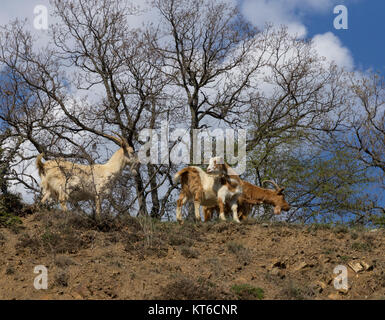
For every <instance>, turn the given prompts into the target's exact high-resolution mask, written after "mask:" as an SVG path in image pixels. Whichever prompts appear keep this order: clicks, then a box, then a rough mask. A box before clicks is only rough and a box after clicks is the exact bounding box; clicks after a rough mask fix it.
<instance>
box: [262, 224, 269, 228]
mask: <svg viewBox="0 0 385 320" xmlns="http://www.w3.org/2000/svg"><path fill="white" fill-rule="evenodd" d="M261 226H262V228H268V227H269V225H268V224H267V223H262V224H261Z"/></svg>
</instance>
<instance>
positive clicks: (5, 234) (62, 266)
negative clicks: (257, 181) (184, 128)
mask: <svg viewBox="0 0 385 320" xmlns="http://www.w3.org/2000/svg"><path fill="white" fill-rule="evenodd" d="M21 220H22V224H21V225H19V226H17V227H12V228H11V229H9V228H1V229H0V255H1V259H0V274H1V276H0V288H1V289H0V299H383V298H384V297H385V273H384V269H385V256H384V240H385V232H384V230H363V229H362V230H359V229H348V228H345V227H332V228H331V227H329V226H325V225H312V226H298V225H288V224H274V223H265V224H257V223H256V222H255V221H253V220H249V221H248V222H246V223H243V224H241V225H236V224H234V223H232V222H226V223H223V222H211V223H207V224H196V223H193V222H185V223H184V224H183V225H178V224H177V223H169V222H158V221H153V220H151V219H144V218H142V219H136V218H129V217H127V218H124V219H118V220H114V221H109V220H106V221H104V222H103V223H101V224H98V225H96V224H95V223H94V222H92V221H91V220H89V219H88V218H87V217H85V216H82V215H80V214H76V213H69V214H68V215H65V214H63V213H62V212H60V211H39V212H35V213H33V214H30V215H27V216H26V217H23V218H21ZM37 265H43V266H46V267H47V269H48V289H46V290H43V289H42V290H36V289H35V288H34V285H33V283H34V279H35V277H36V276H37V274H35V273H34V268H35V266H37ZM337 265H344V266H346V267H347V270H348V286H349V287H348V290H340V291H338V290H336V289H335V288H334V286H333V283H334V281H333V280H334V277H336V275H335V274H334V273H333V270H334V268H335V267H336V266H337Z"/></svg>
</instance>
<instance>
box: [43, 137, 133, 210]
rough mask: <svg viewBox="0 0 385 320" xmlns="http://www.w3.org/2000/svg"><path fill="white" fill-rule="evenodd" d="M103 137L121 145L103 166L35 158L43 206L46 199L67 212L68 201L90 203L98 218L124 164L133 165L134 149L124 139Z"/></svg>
mask: <svg viewBox="0 0 385 320" xmlns="http://www.w3.org/2000/svg"><path fill="white" fill-rule="evenodd" d="M105 136H106V137H108V138H110V139H113V140H114V141H115V142H117V143H118V144H119V145H120V146H121V148H120V149H119V150H118V151H116V152H115V153H114V154H113V155H112V157H111V158H110V160H108V162H106V163H105V164H93V165H84V164H76V163H73V162H70V161H65V160H63V159H54V160H49V161H46V162H44V163H43V162H42V161H41V159H42V158H43V156H44V154H43V153H41V154H39V155H38V156H37V158H36V167H37V169H38V170H39V176H40V179H41V188H42V194H43V198H42V200H41V202H42V203H45V202H46V201H48V199H52V200H54V201H59V203H60V206H61V208H62V210H65V211H66V210H67V201H70V202H72V203H77V202H78V201H82V200H93V201H95V205H96V217H100V213H101V203H102V200H103V198H104V197H106V196H108V195H109V194H110V193H111V185H112V183H113V182H114V181H115V180H116V179H117V178H118V177H119V176H120V174H121V172H122V170H123V169H124V167H125V166H126V165H128V164H134V163H135V162H136V161H135V160H134V157H133V150H132V148H131V147H130V146H129V145H128V143H127V141H126V140H125V139H124V138H122V137H121V139H119V138H116V137H114V136H109V135H105Z"/></svg>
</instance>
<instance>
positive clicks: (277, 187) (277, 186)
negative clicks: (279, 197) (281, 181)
mask: <svg viewBox="0 0 385 320" xmlns="http://www.w3.org/2000/svg"><path fill="white" fill-rule="evenodd" d="M266 182H270V183H271V184H272V185H274V187H275V189H276V190H277V191H278V190H280V189H281V188H280V187H279V185H278V184H276V183H275V182H274V181H273V180H264V181H262V185H263V184H265V183H266Z"/></svg>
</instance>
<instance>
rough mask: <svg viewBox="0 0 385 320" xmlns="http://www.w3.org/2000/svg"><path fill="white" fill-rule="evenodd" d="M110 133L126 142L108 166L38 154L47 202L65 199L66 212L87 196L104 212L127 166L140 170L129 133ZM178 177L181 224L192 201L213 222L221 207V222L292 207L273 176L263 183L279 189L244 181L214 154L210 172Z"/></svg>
mask: <svg viewBox="0 0 385 320" xmlns="http://www.w3.org/2000/svg"><path fill="white" fill-rule="evenodd" d="M104 136H105V137H106V138H108V139H110V140H112V141H115V142H116V143H117V144H119V145H120V146H121V148H120V149H119V150H118V151H116V152H115V153H114V154H113V155H112V157H111V158H110V159H109V160H108V161H107V162H106V163H105V164H93V165H83V164H76V163H73V162H69V161H65V160H63V159H53V160H48V161H46V162H44V163H43V162H42V158H43V157H44V154H39V155H38V156H37V158H36V167H37V169H38V171H39V176H40V179H41V190H42V195H43V198H42V200H41V201H42V203H45V202H46V201H48V200H50V199H51V200H53V201H55V202H59V203H60V206H61V208H62V210H67V202H68V201H69V202H71V203H74V204H76V203H77V202H78V201H82V200H93V201H95V205H96V215H97V216H100V213H101V203H102V200H103V198H105V197H106V196H108V195H109V194H110V193H111V186H112V185H113V182H114V181H115V180H116V179H117V178H118V177H119V176H120V174H121V172H122V171H123V169H124V168H125V167H126V166H127V165H130V166H131V169H132V170H136V164H137V163H138V159H137V158H136V157H135V156H134V152H133V149H132V148H131V147H130V146H129V145H128V143H127V141H126V140H125V139H124V138H123V137H121V136H119V135H118V136H119V138H117V137H115V136H110V135H107V134H105V135H104ZM174 181H175V182H176V183H181V184H182V187H181V192H180V195H179V199H178V200H177V208H176V218H177V220H178V221H179V222H181V223H182V221H183V219H182V206H183V205H184V204H185V203H186V202H193V203H194V210H195V217H196V219H197V220H199V221H200V220H201V216H200V206H203V213H204V221H207V220H209V219H210V218H211V216H212V214H213V212H214V211H215V210H217V211H219V218H220V219H221V220H226V218H225V214H226V213H227V212H229V213H231V212H232V214H233V219H234V221H235V222H240V219H241V220H243V219H245V218H246V217H247V216H248V214H249V213H250V211H251V208H252V206H253V205H257V204H261V203H265V204H271V205H273V206H274V213H275V214H280V213H281V210H284V211H288V210H289V209H290V205H289V204H288V203H287V202H286V200H285V197H284V195H283V193H282V192H283V190H284V188H280V187H279V186H278V185H277V184H276V183H275V182H273V181H271V180H265V181H264V182H263V183H266V182H269V183H271V184H273V185H274V187H275V190H272V189H264V188H260V187H257V186H255V185H253V184H251V183H249V182H247V181H244V180H241V179H240V178H239V176H238V175H237V173H236V172H235V171H234V170H233V169H232V168H231V167H230V166H229V165H227V164H226V163H225V162H224V161H223V158H222V157H214V158H211V159H210V162H209V166H208V168H207V172H205V171H204V170H202V169H201V168H199V167H195V166H189V167H187V168H184V169H182V170H180V171H179V172H177V173H176V174H175V176H174Z"/></svg>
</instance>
